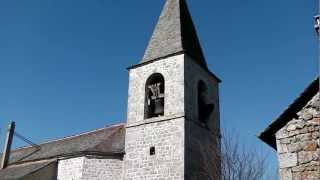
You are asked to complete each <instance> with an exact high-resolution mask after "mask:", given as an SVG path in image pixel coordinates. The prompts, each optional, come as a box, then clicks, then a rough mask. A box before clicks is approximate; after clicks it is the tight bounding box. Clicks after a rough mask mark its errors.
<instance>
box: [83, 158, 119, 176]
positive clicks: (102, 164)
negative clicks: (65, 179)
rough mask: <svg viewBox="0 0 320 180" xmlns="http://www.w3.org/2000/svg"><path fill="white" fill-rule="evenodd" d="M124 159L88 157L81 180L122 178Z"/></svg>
mask: <svg viewBox="0 0 320 180" xmlns="http://www.w3.org/2000/svg"><path fill="white" fill-rule="evenodd" d="M122 171H123V161H122V160H121V159H117V158H114V159H101V158H90V157H88V158H86V159H85V161H84V165H83V171H82V178H81V180H93V179H96V180H121V178H122Z"/></svg>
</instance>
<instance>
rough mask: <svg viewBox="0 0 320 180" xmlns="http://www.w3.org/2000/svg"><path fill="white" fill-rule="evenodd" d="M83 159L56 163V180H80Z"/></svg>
mask: <svg viewBox="0 0 320 180" xmlns="http://www.w3.org/2000/svg"><path fill="white" fill-rule="evenodd" d="M84 159H85V157H78V158H72V159H65V160H60V161H59V162H58V178H57V179H58V180H80V179H81V177H82V171H83V164H84Z"/></svg>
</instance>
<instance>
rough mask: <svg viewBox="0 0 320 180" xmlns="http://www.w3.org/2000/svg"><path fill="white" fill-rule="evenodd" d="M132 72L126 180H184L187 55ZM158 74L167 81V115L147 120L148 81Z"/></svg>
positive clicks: (126, 145) (161, 61) (165, 112)
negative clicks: (152, 151)
mask: <svg viewBox="0 0 320 180" xmlns="http://www.w3.org/2000/svg"><path fill="white" fill-rule="evenodd" d="M129 73H130V75H129V95H128V120H127V127H126V143H125V150H126V155H125V166H124V167H125V168H124V179H125V180H139V179H144V180H145V179H170V180H182V179H184V139H185V138H184V137H185V136H184V110H185V108H184V97H185V96H184V55H177V56H173V57H168V58H166V59H162V60H159V61H155V62H152V63H150V64H145V65H143V66H140V67H137V68H134V69H131V70H130V72H129ZM154 73H160V74H162V76H163V77H164V81H165V92H164V94H165V100H164V116H162V117H155V118H149V119H144V112H145V109H144V108H145V86H146V81H147V79H148V78H149V77H150V76H151V75H152V74H154ZM152 147H154V149H155V154H154V155H150V148H152Z"/></svg>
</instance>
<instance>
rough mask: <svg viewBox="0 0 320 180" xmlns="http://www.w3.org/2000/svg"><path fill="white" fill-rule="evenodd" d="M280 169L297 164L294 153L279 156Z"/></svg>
mask: <svg viewBox="0 0 320 180" xmlns="http://www.w3.org/2000/svg"><path fill="white" fill-rule="evenodd" d="M278 158H279V166H280V168H288V167H294V166H296V165H297V164H298V157H297V154H296V153H285V154H279V157H278Z"/></svg>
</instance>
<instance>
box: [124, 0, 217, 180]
mask: <svg viewBox="0 0 320 180" xmlns="http://www.w3.org/2000/svg"><path fill="white" fill-rule="evenodd" d="M219 83H220V80H219V79H218V78H217V77H216V76H215V75H214V74H213V73H212V72H210V71H209V69H208V67H207V64H206V60H205V57H204V55H203V52H202V49H201V46H200V42H199V40H198V37H197V34H196V30H195V27H194V24H193V22H192V19H191V16H190V13H189V10H188V7H187V4H186V2H185V0H166V3H165V6H164V8H163V10H162V13H161V16H160V18H159V20H158V23H157V25H156V27H155V30H154V32H153V35H152V37H151V39H150V41H149V44H148V47H147V49H146V51H145V54H144V56H143V58H142V60H141V61H140V62H139V63H138V64H136V65H133V66H131V67H130V68H129V97H128V114H127V118H128V119H127V126H126V142H125V151H126V154H125V159H124V178H123V179H125V180H136V179H145V180H149V179H172V180H184V179H188V180H189V179H190V180H206V179H215V180H219V175H220V158H219V154H220V119H219V90H218V86H219Z"/></svg>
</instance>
